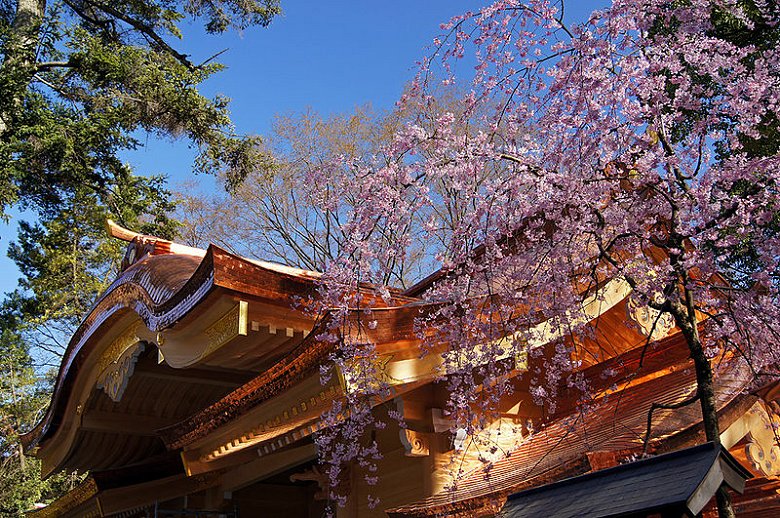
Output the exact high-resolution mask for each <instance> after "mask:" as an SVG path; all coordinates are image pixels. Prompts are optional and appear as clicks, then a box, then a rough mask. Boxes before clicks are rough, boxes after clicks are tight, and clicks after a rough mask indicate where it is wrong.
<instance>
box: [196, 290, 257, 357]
mask: <svg viewBox="0 0 780 518" xmlns="http://www.w3.org/2000/svg"><path fill="white" fill-rule="evenodd" d="M248 314H249V304H248V303H247V302H246V301H243V300H241V301H239V302H238V304H236V305H235V306H233V307H232V308H231V309H230V311H228V312H227V313H225V314H224V315H222V316H221V317H220V318H219V319H218V320H217V321H216V322H214V323H213V324H211V325H210V326H209V327H207V328H206V330H205V331H204V332H203V333H204V334H205V335H206V349H205V350H204V351H203V354H202V355H201V358H205V357H206V356H208V355H209V354H211V353H213V352H214V351H216V350H217V349H219V348H220V347H222V346H223V345H225V344H226V343H228V342H230V341H231V340H233V339H234V338H236V337H238V336H246V334H247V330H248Z"/></svg>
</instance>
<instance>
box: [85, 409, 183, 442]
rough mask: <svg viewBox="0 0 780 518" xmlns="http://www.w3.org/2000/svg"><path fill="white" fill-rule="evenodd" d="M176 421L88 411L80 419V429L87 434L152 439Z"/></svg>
mask: <svg viewBox="0 0 780 518" xmlns="http://www.w3.org/2000/svg"><path fill="white" fill-rule="evenodd" d="M175 422H176V419H172V418H170V417H168V418H165V417H155V416H146V415H134V414H124V413H119V412H101V411H97V410H95V411H88V412H86V413H85V414H84V416H83V417H82V418H81V427H80V428H81V429H82V430H85V431H89V432H109V433H121V434H128V435H143V436H148V437H154V436H156V435H157V434H156V433H155V432H154V431H155V430H157V429H158V428H163V427H165V426H169V425H172V424H173V423H175Z"/></svg>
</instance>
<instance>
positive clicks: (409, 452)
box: [399, 428, 431, 457]
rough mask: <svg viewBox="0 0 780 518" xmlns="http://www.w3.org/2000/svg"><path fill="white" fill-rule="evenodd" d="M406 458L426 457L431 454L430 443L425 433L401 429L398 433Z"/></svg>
mask: <svg viewBox="0 0 780 518" xmlns="http://www.w3.org/2000/svg"><path fill="white" fill-rule="evenodd" d="M399 435H400V436H401V444H403V445H404V449H405V450H406V452H405V455H406V456H407V457H427V456H428V455H430V454H431V441H430V436H429V434H427V433H423V432H415V431H414V430H409V429H408V428H401V431H400V433H399Z"/></svg>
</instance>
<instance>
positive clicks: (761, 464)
mask: <svg viewBox="0 0 780 518" xmlns="http://www.w3.org/2000/svg"><path fill="white" fill-rule="evenodd" d="M751 412H755V413H756V414H757V416H756V417H758V419H757V422H756V424H755V425H754V426H752V427H751V429H750V431H749V432H748V435H747V438H748V443H747V444H746V445H745V454H746V456H747V459H748V462H750V464H751V466H752V467H753V469H755V470H757V471H759V472H760V473H762V474H764V475H767V476H775V475H780V436H778V433H780V416H778V415H777V414H775V413H774V412H771V411H767V410H766V409H764V408H763V407H758V408H753V409H751Z"/></svg>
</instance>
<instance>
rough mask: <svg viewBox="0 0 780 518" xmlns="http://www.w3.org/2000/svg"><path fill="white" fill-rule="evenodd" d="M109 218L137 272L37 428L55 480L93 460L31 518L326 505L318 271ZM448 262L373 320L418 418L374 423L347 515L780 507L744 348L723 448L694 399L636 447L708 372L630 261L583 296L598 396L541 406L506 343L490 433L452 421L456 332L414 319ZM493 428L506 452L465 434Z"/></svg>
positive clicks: (103, 311)
mask: <svg viewBox="0 0 780 518" xmlns="http://www.w3.org/2000/svg"><path fill="white" fill-rule="evenodd" d="M109 233H110V234H111V235H112V236H113V237H114V238H117V239H120V240H124V241H126V242H128V245H127V252H126V255H125V259H124V261H123V264H122V269H121V271H120V272H119V274H118V276H117V278H116V280H115V281H114V282H113V284H111V286H110V287H109V288H108V289H107V290H106V291H105V293H103V294H102V295H101V296H100V298H99V299H98V300H97V301H96V302H95V304H94V306H93V307H92V309H91V311H90V312H89V314H88V315H87V316H86V317H85V318H84V320H83V321H82V322H81V324H80V326H79V327H78V329H77V330H76V332H75V334H74V335H73V337H72V338H71V340H70V342H69V345H68V347H67V350H66V352H65V354H64V356H63V358H62V364H61V366H60V370H59V373H58V376H57V379H56V385H55V387H54V392H53V395H52V401H51V405H50V407H49V409H48V411H47V412H46V414H45V416H44V417H43V418H42V420H41V421H40V422H39V423H38V424H37V426H36V427H35V428H34V429H33V430H32V431H30V432H29V433H28V434H26V435H24V436H23V438H22V439H23V443H24V446H25V448H26V450H27V452H28V453H29V454H31V455H34V456H35V457H37V458H39V459H40V460H41V461H42V471H43V475H44V476H48V475H51V474H52V473H54V472H57V471H60V470H69V471H72V470H78V471H80V472H86V473H88V475H87V476H86V478H85V480H84V481H83V482H82V483H81V484H80V485H79V486H77V487H76V488H75V489H73V490H72V491H70V492H69V493H68V494H66V495H64V496H63V497H61V498H59V499H58V500H56V501H54V502H53V503H51V504H50V505H48V506H47V507H45V508H42V509H40V510H37V511H35V512H33V513H31V516H33V517H35V518H45V517H104V516H106V517H108V516H111V517H190V516H191V517H196V516H197V517H207V516H213V517H216V516H222V517H225V518H235V517H239V516H240V517H243V518H253V517H283V518H298V517H300V518H312V517H320V516H323V513H324V512H325V509H326V506H327V504H328V501H327V499H328V494H329V489H330V488H329V487H328V480H327V477H325V475H324V474H323V472H322V471H321V470H320V468H319V467H318V463H317V451H316V447H315V442H314V440H313V437H314V436H315V435H316V434H317V433H318V432H319V431H320V430H322V429H323V427H325V426H326V423H325V421H324V420H323V418H322V415H323V412H325V411H326V410H328V409H330V408H331V405H332V404H333V402H334V401H337V400H339V399H342V398H343V397H344V394H345V393H346V391H349V390H353V389H354V387H351V386H350V383H349V380H348V378H345V377H344V376H333V377H332V379H330V380H329V381H328V382H327V383H326V384H322V383H321V379H320V366H321V365H322V364H323V363H324V362H325V361H326V360H327V359H328V357H329V355H331V353H332V352H333V348H334V344H333V343H330V342H327V341H325V340H322V339H320V338H318V337H321V336H322V335H323V331H324V330H325V327H324V326H325V325H326V323H327V322H326V319H323V318H319V319H317V318H316V317H315V316H313V315H312V314H310V312H308V311H307V310H306V309H305V308H304V307H302V306H301V304H299V303H297V302H299V301H300V300H302V299H305V298H306V297H309V296H313V295H314V294H315V292H316V288H317V285H318V280H319V278H320V273H318V272H313V271H305V270H300V269H297V268H291V267H288V266H283V265H280V264H275V263H268V262H263V261H256V260H251V259H246V258H243V257H239V256H237V255H234V254H231V253H229V252H227V251H225V250H222V249H220V248H219V247H216V246H213V245H212V246H210V247H209V248H208V249H207V250H202V249H198V248H192V247H188V246H184V245H181V244H178V243H174V242H170V241H166V240H163V239H159V238H156V237H153V236H144V235H140V234H137V233H134V232H131V231H129V230H127V229H124V228H122V227H119V226H117V225H115V224H113V223H110V222H109ZM432 279H435V275H434V276H432V277H431V278H429V279H427V280H424V281H422V282H420V283H418V284H417V285H415V286H413V287H412V288H410V289H408V290H406V291H397V292H392V293H391V301H390V303H386V302H383V301H382V300H380V299H378V300H377V301H376V304H375V306H376V307H374V308H373V316H372V318H375V319H376V321H377V325H376V327H375V328H374V329H371V330H369V331H367V332H368V333H369V334H370V339H371V341H372V342H374V343H376V350H377V355H378V357H377V369H379V370H380V371H381V374H382V379H383V380H384V381H385V382H386V383H388V384H389V385H390V388H391V395H390V396H389V397H388V398H387V399H386V400H382V401H376V406H375V408H374V412H376V414H377V416H380V417H381V416H382V415H384V414H386V413H387V412H389V411H391V410H392V411H393V412H397V413H398V414H400V415H402V416H403V418H404V422H405V423H406V427H404V428H402V427H400V426H399V425H398V424H396V422H395V421H393V420H391V419H388V420H387V422H388V425H387V427H386V428H384V429H381V430H374V431H372V433H373V434H374V437H375V438H376V441H377V443H378V444H379V447H380V450H381V453H382V459H381V460H379V461H378V474H379V476H380V481H379V483H378V484H377V485H375V486H369V485H368V483H367V482H366V480H365V479H364V477H363V475H362V473H361V472H360V470H359V469H357V468H355V469H354V470H350V469H349V467H347V468H348V469H347V470H346V475H345V480H344V482H343V485H344V486H345V489H346V490H347V492H348V494H349V498H348V501H347V505H346V506H345V507H342V508H338V509H337V510H336V515H337V516H338V517H339V518H347V517H350V518H352V517H382V516H390V517H394V518H401V517H434V516H442V517H443V516H462V517H467V516H468V517H471V516H494V515H497V514H499V513H500V516H506V517H512V518H515V517H541V516H572V517H574V516H591V517H596V516H697V515H703V516H714V515H713V514H712V513H713V509H714V507H713V506H714V498H713V495H714V494H715V492H716V491H717V490H718V488H720V487H726V488H728V490H729V491H730V492H731V495H732V498H733V500H734V505H735V509H736V511H737V514H738V515H739V516H750V517H762V516H765V517H770V516H772V517H774V516H780V447H778V441H777V438H776V436H775V430H776V429H777V428H778V427H780V416H779V414H780V406H778V402H779V400H780V385H778V384H777V383H768V384H767V385H765V386H763V387H761V388H760V389H754V388H752V387H753V385H754V384H751V382H752V381H753V377H752V375H751V372H750V371H749V369H748V368H747V366H746V365H744V362H741V361H740V360H739V359H738V358H727V357H723V358H718V359H717V360H716V361H713V369H714V371H715V379H716V398H717V404H718V409H719V419H720V430H721V432H722V433H721V443H722V445H721V446H715V445H712V444H710V443H706V444H703V443H704V431H703V427H702V423H701V420H702V419H701V411H700V408H699V406H698V405H689V406H685V407H682V408H679V409H657V410H656V411H654V412H653V414H652V419H651V421H652V423H651V424H652V426H651V428H650V435H649V437H648V441H647V445H648V449H649V451H650V452H651V453H652V456H651V457H650V458H646V459H644V460H637V459H639V458H640V457H642V452H643V450H644V447H645V434H646V431H647V429H648V426H647V424H648V412H649V411H650V409H651V406H652V405H653V404H654V403H656V404H658V403H660V404H673V403H677V402H680V401H683V400H685V399H687V398H690V397H691V396H692V395H693V394H695V393H696V379H695V373H694V370H693V366H692V365H693V364H692V361H691V360H690V358H689V353H688V348H687V346H686V343H685V340H684V338H683V336H682V334H681V333H680V332H679V331H678V330H677V329H676V328H674V327H673V325H672V324H671V322H666V321H663V322H661V323H660V325H659V324H658V323H656V325H654V324H653V322H654V320H655V319H654V318H653V317H652V316H648V312H647V308H644V309H643V308H636V307H633V306H632V305H631V304H629V297H628V296H629V294H630V292H631V289H630V287H629V286H628V284H627V283H626V282H625V281H623V280H621V279H612V280H609V281H608V282H605V283H604V284H603V285H602V286H600V287H599V290H598V292H597V293H590V294H585V295H584V296H583V301H582V306H583V312H584V314H586V315H587V316H588V318H590V319H591V321H590V323H589V325H590V326H592V328H593V334H594V336H595V337H598V338H599V343H600V345H599V347H600V354H599V355H598V356H595V355H594V356H593V357H589V358H583V359H582V361H581V362H580V364H581V365H580V367H578V369H579V372H580V373H581V374H582V376H583V377H584V378H585V379H586V380H587V381H588V382H589V384H590V386H591V387H592V388H593V390H594V391H595V393H596V396H595V399H594V401H593V402H592V403H591V405H590V406H589V407H588V408H587V410H586V411H583V410H582V407H581V406H578V405H577V398H576V396H575V395H573V394H568V393H567V392H566V389H565V388H563V389H562V391H561V394H560V402H559V404H558V405H557V407H556V409H555V410H554V412H549V411H546V410H545V409H543V408H540V407H538V406H536V405H534V404H533V403H532V401H531V400H532V398H531V396H530V394H529V382H528V380H527V378H528V376H521V375H520V374H522V372H523V371H524V370H526V369H527V367H528V365H527V361H529V360H527V359H526V360H521V359H518V358H512V357H509V356H507V358H499V359H498V360H501V361H506V362H516V366H515V367H514V371H513V372H516V373H517V374H518V376H517V377H516V379H514V380H513V383H514V386H513V388H514V391H513V394H512V395H511V396H505V397H504V398H503V399H502V400H501V406H500V408H499V409H498V413H497V414H496V416H495V417H494V418H491V419H492V421H491V422H490V423H489V426H487V427H486V428H485V430H484V431H483V432H481V434H480V436H479V437H475V438H469V437H465V436H463V435H462V434H461V433H458V432H457V431H456V432H453V429H452V428H453V427H452V422H451V421H450V420H449V419H448V417H447V413H446V411H445V408H446V402H447V398H448V394H447V389H446V383H445V382H444V381H442V374H443V375H444V377H446V372H445V373H442V372H441V366H442V365H443V364H444V360H443V356H442V353H443V352H444V349H441V348H439V349H435V348H434V350H433V351H432V352H431V353H430V354H427V355H422V346H423V344H422V339H421V338H420V336H419V334H418V333H417V332H416V330H415V319H417V318H418V317H419V316H420V315H421V314H423V313H424V312H425V311H427V310H428V306H427V304H426V303H425V302H424V300H423V298H424V295H425V292H426V290H429V289H431V286H432V283H433V281H432ZM540 325H544V323H543V322H542V323H540ZM372 327H373V326H372ZM559 339H560V340H565V337H554V336H551V337H549V340H548V343H545V340H541V341H540V343H539V344H536V346H538V347H540V348H541V349H542V350H543V351H546V349H545V348H546V347H548V346H549V345H550V344H551V343H552V342H553V341H555V340H559ZM648 342H650V346H649V347H645V345H646V344H647V343H648ZM442 347H446V344H443V346H442ZM545 354H546V353H545ZM596 358H597V359H596ZM606 373H609V376H607V375H606ZM748 388H751V390H748ZM472 439H473V440H472ZM480 443H491V444H494V445H496V448H492V449H491V450H490V451H484V450H480V449H479V448H474V447H471V445H472V444H480ZM342 489H344V488H342ZM368 495H373V496H375V497H377V498H378V499H379V505H378V506H377V507H374V508H373V509H372V508H369V499H368Z"/></svg>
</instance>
